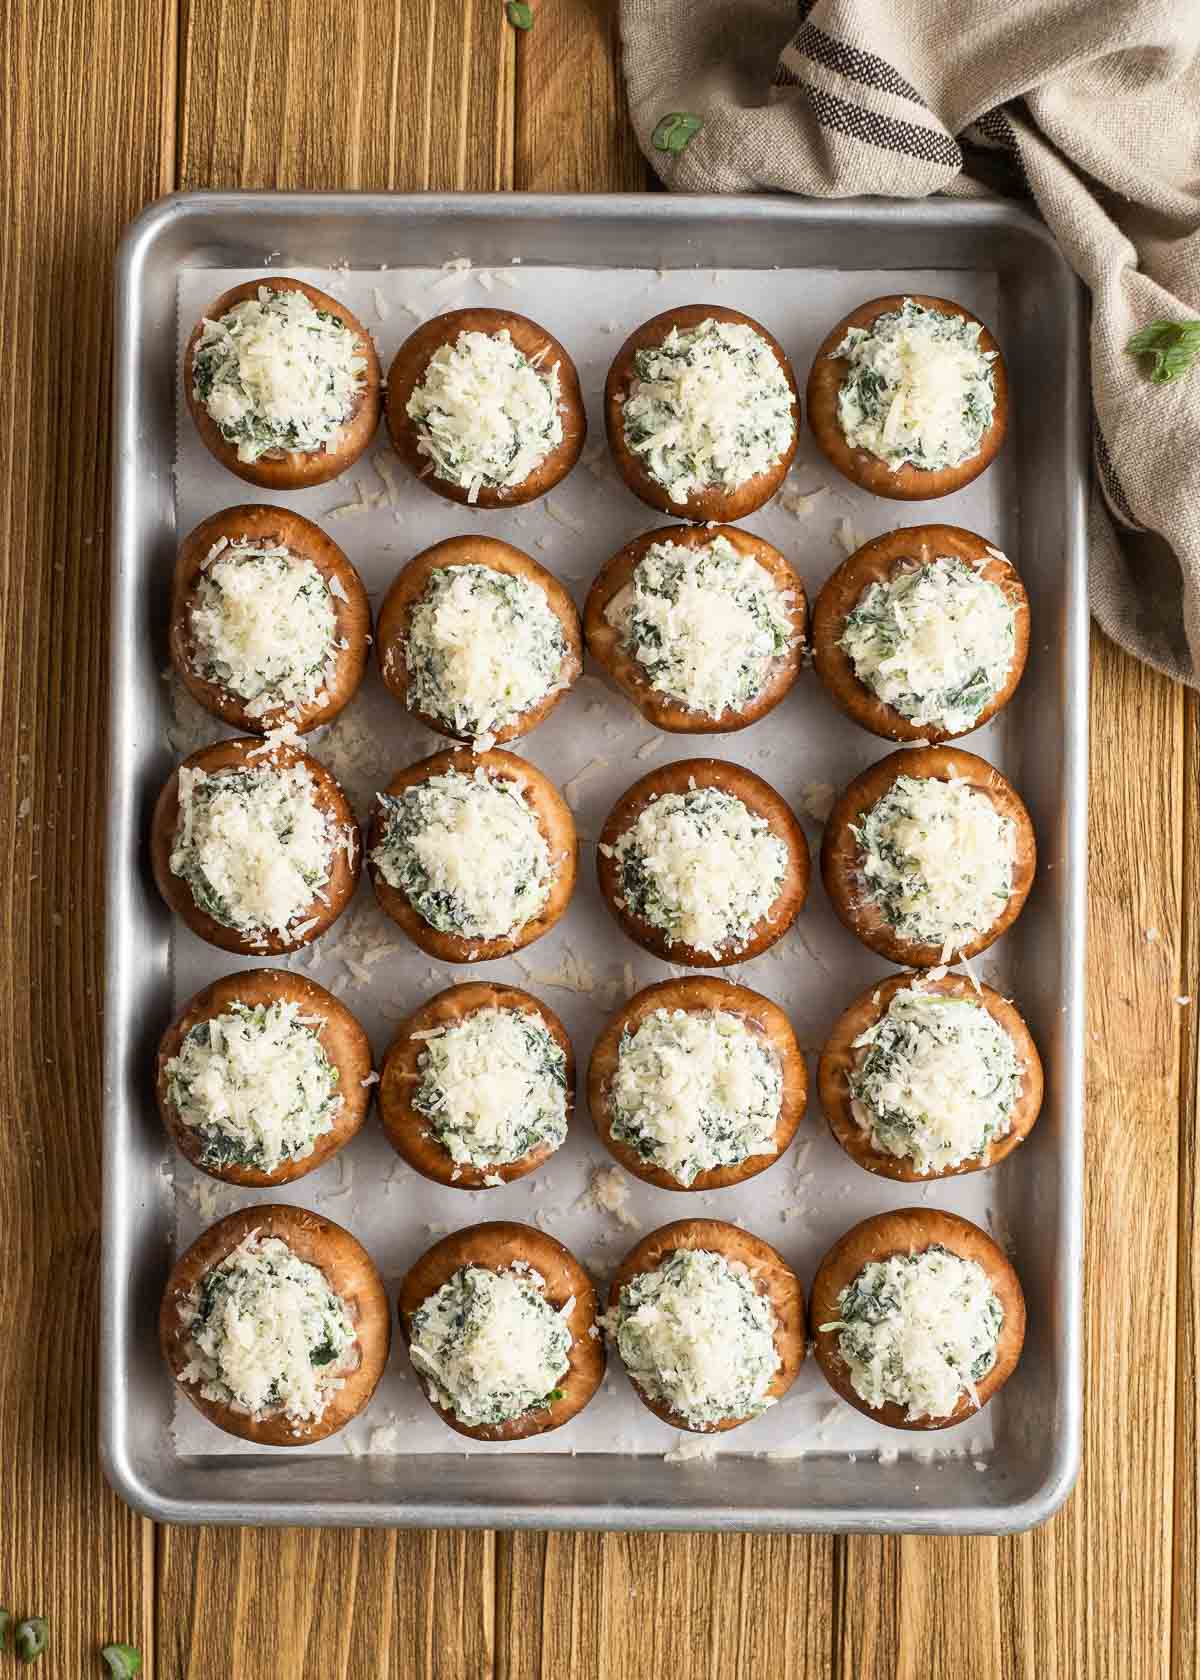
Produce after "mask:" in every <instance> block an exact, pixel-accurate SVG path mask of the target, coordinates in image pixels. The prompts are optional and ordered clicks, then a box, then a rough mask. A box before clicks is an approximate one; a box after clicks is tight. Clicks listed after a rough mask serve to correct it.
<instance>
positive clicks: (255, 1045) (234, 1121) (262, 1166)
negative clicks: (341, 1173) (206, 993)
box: [166, 1002, 342, 1172]
mask: <svg viewBox="0 0 1200 1680" xmlns="http://www.w3.org/2000/svg"><path fill="white" fill-rule="evenodd" d="M322 1024H323V1023H322V1022H321V1021H319V1020H317V1021H313V1020H309V1019H306V1018H304V1017H302V1016H301V1014H300V1009H299V1006H298V1005H297V1004H295V1003H281V1002H273V1003H270V1004H256V1005H254V1006H253V1007H251V1006H249V1005H247V1004H244V1003H237V1002H235V1003H232V1004H230V1006H229V1007H228V1008H227V1009H225V1010H223V1011H222V1012H221V1014H219V1015H215V1016H212V1017H210V1018H209V1019H208V1020H206V1021H199V1022H197V1024H196V1025H195V1026H194V1027H192V1028H191V1030H190V1031H189V1032H188V1033H187V1034H186V1036H185V1037H184V1040H183V1042H182V1044H181V1045H180V1047H179V1053H178V1055H176V1056H173V1057H172V1058H171V1059H170V1061H168V1063H167V1066H166V1076H167V1097H168V1100H169V1102H170V1103H171V1106H172V1108H173V1109H174V1111H175V1113H176V1115H177V1116H178V1117H179V1119H180V1120H181V1121H182V1123H183V1124H184V1125H185V1126H188V1127H190V1128H191V1129H192V1130H193V1131H195V1133H196V1134H197V1136H198V1138H199V1139H200V1141H201V1152H200V1160H201V1163H202V1164H203V1165H204V1166H207V1167H228V1166H240V1167H253V1168H256V1169H257V1170H258V1171H260V1172H274V1171H275V1169H276V1168H277V1167H279V1166H281V1165H282V1164H283V1162H285V1161H298V1160H303V1159H304V1158H305V1157H306V1156H308V1155H311V1154H312V1152H313V1150H314V1148H315V1147H316V1143H317V1139H318V1138H320V1137H323V1136H324V1135H325V1134H326V1133H327V1132H329V1131H330V1130H332V1128H333V1124H334V1121H335V1120H336V1119H337V1116H338V1114H339V1113H340V1111H341V1107H342V1097H341V1095H340V1094H339V1090H338V1084H339V1078H340V1075H339V1073H338V1069H337V1068H336V1067H335V1066H334V1064H333V1063H332V1062H331V1061H330V1060H329V1058H328V1056H326V1054H325V1051H324V1049H323V1048H322V1045H321V1041H320V1037H319V1028H320V1027H321V1025H322Z"/></svg>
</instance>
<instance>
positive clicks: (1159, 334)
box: [1125, 321, 1200, 385]
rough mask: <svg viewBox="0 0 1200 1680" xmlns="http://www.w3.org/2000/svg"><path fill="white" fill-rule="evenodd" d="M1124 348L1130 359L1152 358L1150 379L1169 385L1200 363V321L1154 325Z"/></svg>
mask: <svg viewBox="0 0 1200 1680" xmlns="http://www.w3.org/2000/svg"><path fill="white" fill-rule="evenodd" d="M1125 348H1126V350H1127V351H1128V352H1129V354H1130V355H1131V356H1153V358H1154V366H1153V367H1152V368H1151V370H1150V378H1151V379H1152V380H1153V381H1154V383H1155V384H1156V385H1169V384H1170V383H1171V381H1172V380H1173V379H1181V378H1182V377H1183V375H1184V374H1185V373H1186V372H1187V371H1188V369H1189V368H1190V367H1192V366H1193V365H1194V364H1195V362H1196V361H1197V360H1200V321H1151V323H1150V325H1149V326H1148V327H1143V328H1142V329H1141V331H1140V332H1135V333H1134V335H1133V337H1132V338H1131V339H1130V340H1129V343H1128V344H1127V345H1126V346H1125Z"/></svg>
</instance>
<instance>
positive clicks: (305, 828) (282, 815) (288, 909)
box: [170, 764, 353, 935]
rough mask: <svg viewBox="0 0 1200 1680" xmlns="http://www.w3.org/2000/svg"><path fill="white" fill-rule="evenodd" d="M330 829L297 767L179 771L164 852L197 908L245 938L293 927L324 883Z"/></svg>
mask: <svg viewBox="0 0 1200 1680" xmlns="http://www.w3.org/2000/svg"><path fill="white" fill-rule="evenodd" d="M343 844H344V845H346V846H347V847H349V846H351V845H352V844H353V839H352V837H351V836H349V835H339V834H337V833H336V832H335V831H334V828H333V824H332V823H331V822H330V821H329V819H328V817H327V816H326V814H325V812H324V811H322V810H321V808H320V807H319V806H318V804H317V803H316V786H315V784H314V782H313V779H312V777H311V775H310V774H309V772H308V770H307V769H306V768H305V766H304V765H303V764H291V765H273V764H267V765H262V766H257V767H255V768H244V769H230V770H220V771H217V772H215V773H214V774H212V775H209V774H208V773H207V772H205V771H203V770H193V769H189V768H188V767H187V766H186V765H185V766H183V767H182V768H181V769H180V771H179V823H178V825H177V828H176V831H175V837H174V844H173V847H172V851H171V856H170V868H171V872H172V874H174V875H178V876H179V877H180V879H181V880H183V881H186V882H187V884H188V887H189V888H190V890H191V894H192V897H193V899H194V900H195V902H196V904H197V906H198V907H199V908H200V909H201V910H203V911H204V912H205V913H206V914H207V915H209V916H211V917H212V918H213V920H214V921H217V922H220V923H221V925H222V926H223V927H231V928H236V929H237V930H238V931H239V932H242V933H246V934H248V935H262V934H264V933H266V932H268V931H270V932H275V933H278V934H280V935H287V934H291V933H293V932H294V931H295V930H294V926H293V924H294V923H295V922H296V920H297V918H298V917H299V916H300V915H301V914H302V913H303V912H305V911H307V910H309V909H310V908H311V906H312V904H313V901H314V900H315V899H318V898H319V897H320V896H321V889H322V888H323V887H324V886H325V884H326V883H327V882H328V880H329V877H330V872H331V869H332V865H333V856H334V849H335V846H336V845H343Z"/></svg>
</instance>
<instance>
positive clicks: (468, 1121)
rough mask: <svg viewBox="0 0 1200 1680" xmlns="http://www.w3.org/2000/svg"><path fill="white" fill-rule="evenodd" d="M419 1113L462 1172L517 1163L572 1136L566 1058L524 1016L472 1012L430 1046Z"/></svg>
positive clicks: (417, 1096) (539, 1024)
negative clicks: (464, 1168)
mask: <svg viewBox="0 0 1200 1680" xmlns="http://www.w3.org/2000/svg"><path fill="white" fill-rule="evenodd" d="M418 1068H419V1070H420V1080H419V1083H418V1085H417V1089H416V1092H415V1093H414V1095H413V1099H412V1102H413V1107H414V1108H415V1109H416V1111H417V1113H418V1114H422V1115H424V1116H425V1118H426V1119H427V1120H428V1121H429V1129H430V1131H431V1132H432V1133H433V1135H434V1137H436V1138H437V1140H438V1142H439V1143H440V1144H441V1145H442V1147H443V1148H444V1149H445V1150H446V1151H447V1153H448V1154H449V1155H450V1157H451V1159H452V1160H454V1161H457V1162H459V1163H460V1164H468V1165H470V1166H474V1167H491V1166H499V1165H503V1164H504V1163H506V1162H509V1161H519V1160H521V1159H522V1158H523V1157H524V1156H526V1155H528V1154H529V1152H530V1150H532V1149H537V1148H539V1147H540V1146H543V1145H549V1147H550V1148H551V1149H557V1148H558V1146H559V1144H560V1143H561V1142H562V1141H563V1139H564V1138H565V1137H566V1135H567V1058H566V1053H565V1052H564V1050H563V1049H562V1046H561V1045H560V1044H559V1043H558V1042H557V1040H556V1039H554V1038H553V1037H552V1036H551V1034H550V1031H549V1029H548V1027H547V1026H546V1024H545V1022H544V1021H542V1020H541V1019H540V1017H539V1016H537V1015H533V1014H530V1013H529V1012H527V1011H526V1010H519V1009H496V1008H492V1007H488V1008H484V1009H476V1010H473V1011H472V1013H471V1014H470V1015H467V1016H465V1017H464V1018H463V1019H462V1020H460V1021H455V1022H453V1023H452V1024H451V1025H449V1026H446V1027H438V1028H436V1029H434V1032H433V1033H432V1034H431V1036H430V1037H429V1038H428V1040H427V1041H426V1045H425V1049H424V1050H423V1051H422V1053H421V1056H420V1059H419V1061H418Z"/></svg>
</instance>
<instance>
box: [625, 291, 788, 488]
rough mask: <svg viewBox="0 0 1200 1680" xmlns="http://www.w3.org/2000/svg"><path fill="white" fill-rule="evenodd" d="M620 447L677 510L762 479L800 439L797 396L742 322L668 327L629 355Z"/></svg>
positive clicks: (757, 337)
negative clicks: (712, 490) (714, 490)
mask: <svg viewBox="0 0 1200 1680" xmlns="http://www.w3.org/2000/svg"><path fill="white" fill-rule="evenodd" d="M634 375H635V377H634V379H633V382H632V384H631V387H630V391H629V395H628V396H627V398H626V400H625V404H624V409H623V418H622V425H623V429H624V433H625V442H626V444H627V446H628V447H629V449H630V450H631V451H632V453H633V454H634V455H636V456H637V457H638V458H639V460H640V461H641V462H642V465H643V466H644V467H645V469H646V471H647V472H648V473H649V474H650V476H651V477H652V478H653V479H655V480H656V481H657V482H658V483H659V484H661V485H662V486H663V488H664V489H665V490H666V492H667V494H668V496H669V497H670V498H671V500H672V501H673V502H685V501H686V500H687V499H688V497H689V496H691V495H694V494H696V493H697V492H698V491H701V490H704V489H707V488H708V487H709V486H717V487H719V488H720V489H723V490H727V491H732V490H735V489H736V488H737V487H738V486H739V485H740V484H744V483H746V482H747V480H749V479H752V478H755V477H757V476H758V475H759V474H761V473H765V472H768V471H769V470H770V469H771V468H772V467H773V466H775V464H776V463H777V462H778V460H779V458H780V457H781V456H782V455H784V454H785V453H786V452H787V451H788V450H789V449H790V448H791V446H792V440H793V439H794V437H795V435H796V416H795V401H796V399H795V397H794V395H793V393H792V388H791V385H790V384H789V382H788V380H787V378H786V376H785V375H784V372H783V369H782V368H781V366H780V364H779V362H778V360H777V359H776V356H775V353H774V351H773V350H772V349H771V346H770V345H769V344H768V343H767V341H766V339H765V338H763V337H762V335H761V334H760V333H758V332H756V331H755V330H754V328H753V327H751V326H746V325H744V324H742V323H740V322H727V321H713V320H709V321H702V322H701V323H700V325H699V326H698V327H694V328H691V329H690V330H689V331H686V332H679V331H678V330H677V329H676V328H674V327H673V328H672V329H671V331H670V332H669V333H668V334H667V336H666V337H665V338H664V340H663V342H662V343H661V344H658V345H655V346H652V347H651V348H649V349H645V350H639V351H637V352H636V353H635V355H634Z"/></svg>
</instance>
